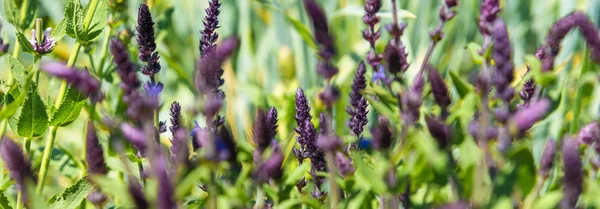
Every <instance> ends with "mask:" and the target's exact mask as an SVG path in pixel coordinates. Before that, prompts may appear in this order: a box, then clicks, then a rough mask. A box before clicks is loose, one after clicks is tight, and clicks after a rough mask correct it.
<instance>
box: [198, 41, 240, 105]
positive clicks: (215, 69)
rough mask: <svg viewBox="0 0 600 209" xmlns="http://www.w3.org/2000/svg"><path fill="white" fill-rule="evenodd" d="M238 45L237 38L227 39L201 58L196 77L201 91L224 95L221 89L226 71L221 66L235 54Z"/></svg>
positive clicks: (219, 95)
mask: <svg viewBox="0 0 600 209" xmlns="http://www.w3.org/2000/svg"><path fill="white" fill-rule="evenodd" d="M237 45H238V41H237V39H236V38H229V39H226V40H224V41H223V43H221V44H220V45H219V47H217V48H216V49H214V50H210V51H208V52H206V53H205V54H204V55H203V56H202V58H200V62H199V63H198V65H197V68H196V77H195V83H196V88H198V90H200V92H202V93H204V94H206V95H208V94H214V95H216V96H217V97H224V94H223V92H222V91H221V90H220V89H219V88H220V87H221V85H223V83H224V82H225V81H224V80H223V78H222V76H223V72H224V71H223V69H221V66H222V65H223V63H225V60H227V58H229V56H231V55H232V54H233V52H234V50H235V49H236V47H237Z"/></svg>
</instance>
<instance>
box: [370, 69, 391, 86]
mask: <svg viewBox="0 0 600 209" xmlns="http://www.w3.org/2000/svg"><path fill="white" fill-rule="evenodd" d="M377 80H381V81H382V82H384V83H387V80H388V78H387V76H386V75H385V69H384V68H383V65H379V66H378V67H377V71H374V72H373V83H375V82H377Z"/></svg>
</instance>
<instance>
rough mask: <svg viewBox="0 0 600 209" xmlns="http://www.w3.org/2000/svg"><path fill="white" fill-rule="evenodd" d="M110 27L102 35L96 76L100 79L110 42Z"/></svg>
mask: <svg viewBox="0 0 600 209" xmlns="http://www.w3.org/2000/svg"><path fill="white" fill-rule="evenodd" d="M112 30H113V29H112V27H108V31H106V35H105V36H104V42H103V43H102V52H101V53H100V63H99V64H98V72H97V73H98V77H100V79H102V77H103V73H104V64H105V63H106V56H107V54H108V44H109V43H110V35H111V33H112Z"/></svg>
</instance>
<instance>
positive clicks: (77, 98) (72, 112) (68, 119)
mask: <svg viewBox="0 0 600 209" xmlns="http://www.w3.org/2000/svg"><path fill="white" fill-rule="evenodd" d="M85 99H87V98H86V97H85V96H83V95H81V93H79V91H77V89H74V88H73V87H69V88H68V89H67V93H66V94H65V95H64V98H63V99H62V103H60V105H59V106H58V108H57V109H56V110H55V111H53V112H51V115H52V116H51V119H50V126H61V127H64V126H68V125H69V124H71V123H73V121H75V120H76V119H77V118H78V117H79V113H81V109H82V108H83V106H84V104H85Z"/></svg>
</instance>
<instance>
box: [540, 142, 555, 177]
mask: <svg viewBox="0 0 600 209" xmlns="http://www.w3.org/2000/svg"><path fill="white" fill-rule="evenodd" d="M555 155H556V141H554V139H548V140H547V142H546V146H545V147H544V152H542V157H541V158H540V168H539V169H538V173H539V174H540V175H541V176H542V177H544V178H545V177H548V175H549V174H550V169H552V165H554V156H555Z"/></svg>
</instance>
